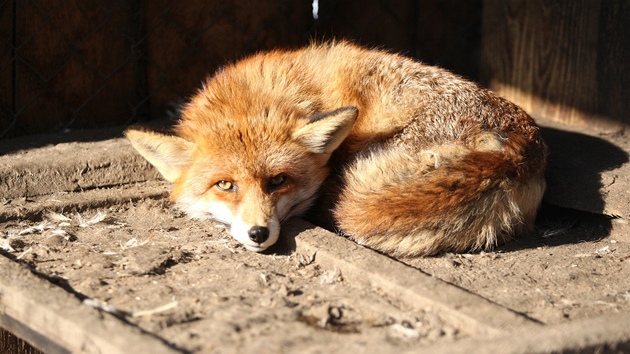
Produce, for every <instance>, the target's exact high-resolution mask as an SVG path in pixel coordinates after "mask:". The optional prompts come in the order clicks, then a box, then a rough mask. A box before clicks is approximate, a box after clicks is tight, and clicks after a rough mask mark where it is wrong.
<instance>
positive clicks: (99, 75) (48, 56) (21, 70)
mask: <svg viewBox="0 0 630 354" xmlns="http://www.w3.org/2000/svg"><path fill="white" fill-rule="evenodd" d="M16 4H17V6H16V43H17V51H16V57H17V58H16V73H17V74H16V75H17V78H16V79H17V80H16V82H17V86H16V92H15V95H16V107H15V110H16V114H17V118H18V120H19V122H18V124H19V125H20V127H21V128H22V129H23V131H24V132H25V133H27V134H34V133H38V132H44V131H49V130H53V129H59V128H65V127H68V126H70V127H73V128H75V127H98V126H107V125H115V124H121V123H123V122H125V121H126V120H127V119H128V118H129V116H130V115H131V114H133V109H132V106H133V104H134V103H135V100H136V98H135V87H134V77H133V75H134V70H133V60H132V57H131V43H129V40H128V37H127V36H126V34H127V32H128V31H129V28H130V17H131V16H130V13H129V11H128V10H129V6H128V4H127V3H126V2H125V1H112V2H101V1H80V0H69V1H47V0H36V1H19V2H17V3H16Z"/></svg>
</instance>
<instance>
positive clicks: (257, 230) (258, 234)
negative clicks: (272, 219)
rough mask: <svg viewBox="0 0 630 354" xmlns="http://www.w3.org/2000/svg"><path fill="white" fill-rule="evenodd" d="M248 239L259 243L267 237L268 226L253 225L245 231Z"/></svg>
mask: <svg viewBox="0 0 630 354" xmlns="http://www.w3.org/2000/svg"><path fill="white" fill-rule="evenodd" d="M247 234H248V235H249V239H250V240H252V241H254V242H256V243H258V244H260V243H263V242H265V241H267V239H268V238H269V228H268V227H265V226H254V227H252V228H251V229H249V231H248V232H247Z"/></svg>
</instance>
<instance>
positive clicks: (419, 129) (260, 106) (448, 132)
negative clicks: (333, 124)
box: [184, 42, 544, 162]
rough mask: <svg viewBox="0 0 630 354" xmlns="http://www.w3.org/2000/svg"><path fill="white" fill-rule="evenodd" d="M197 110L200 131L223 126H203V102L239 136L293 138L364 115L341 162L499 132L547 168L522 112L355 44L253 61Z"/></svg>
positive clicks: (455, 80)
mask: <svg viewBox="0 0 630 354" xmlns="http://www.w3.org/2000/svg"><path fill="white" fill-rule="evenodd" d="M200 101H203V103H199V102H200ZM192 102H193V104H192V105H193V107H192V109H191V111H193V119H192V122H191V123H192V124H193V125H197V124H199V123H200V122H201V123H202V124H204V125H208V124H210V125H215V124H217V121H216V117H215V116H212V115H210V114H209V115H208V119H207V120H204V119H201V120H200V119H199V117H198V115H197V114H196V113H197V112H198V109H197V108H196V107H195V104H194V103H195V102H198V105H201V104H205V105H207V104H208V102H211V103H212V105H211V106H212V107H213V109H214V110H220V111H221V112H222V114H224V116H226V117H229V118H228V119H234V120H235V121H232V122H230V129H234V127H235V125H236V126H238V125H239V123H242V124H243V128H251V127H252V126H255V127H256V128H255V129H257V130H260V129H263V130H266V128H269V129H270V130H272V131H275V132H278V131H281V130H285V131H291V130H292V129H294V128H295V126H294V123H295V120H299V119H301V118H303V117H310V116H312V115H315V114H317V113H320V112H327V111H332V110H334V109H337V108H339V107H344V106H355V107H357V108H358V109H359V116H358V118H357V120H356V123H355V125H354V127H353V129H352V132H351V133H350V135H349V136H348V138H347V141H346V143H344V144H343V145H342V147H341V151H340V152H339V153H338V154H342V153H343V154H353V153H356V152H359V151H364V150H365V149H368V148H370V146H372V145H374V144H379V143H384V142H386V143H387V144H390V143H394V144H403V145H405V146H407V147H408V148H409V149H411V150H412V151H413V150H415V151H421V150H423V149H426V148H428V147H430V146H434V145H436V144H444V143H447V142H452V141H457V142H461V143H464V144H472V143H471V142H470V141H469V139H474V137H475V136H477V135H478V134H479V133H480V132H483V131H496V132H497V133H499V134H504V135H509V134H512V133H514V134H518V135H520V136H522V137H524V138H525V141H524V143H525V145H526V147H525V148H528V149H531V150H532V151H531V152H530V154H529V155H530V157H538V159H539V160H540V161H542V160H543V159H544V156H543V155H544V151H543V150H542V149H540V148H538V147H539V146H541V140H540V136H539V131H538V128H537V127H536V125H535V124H534V122H533V120H532V119H531V118H530V117H529V116H528V115H527V114H526V113H525V112H523V111H522V110H521V109H520V108H518V107H517V106H515V105H513V104H511V103H510V102H507V101H505V100H502V99H500V98H498V97H497V96H496V95H495V94H493V93H492V92H490V91H487V90H485V89H483V88H480V87H479V86H478V85H477V84H475V83H472V82H469V81H467V80H464V79H462V78H460V77H459V76H457V75H455V74H452V73H450V72H448V71H446V70H443V69H440V68H437V67H434V66H428V65H424V64H421V63H419V62H416V61H413V60H411V59H409V58H406V57H404V56H400V55H397V54H392V53H388V52H385V51H377V50H367V49H364V48H361V47H357V46H354V45H352V44H349V43H346V42H341V43H333V44H331V43H328V44H322V45H314V46H310V47H307V48H304V49H301V50H298V51H280V50H279V51H272V52H269V53H264V54H259V55H255V56H252V57H250V58H247V59H245V60H243V61H240V62H238V63H237V64H236V65H233V66H228V67H227V68H225V69H224V70H222V71H220V72H219V73H217V74H216V75H215V76H214V77H212V78H211V79H209V81H208V82H207V84H206V88H204V90H202V91H201V92H200V94H199V95H198V96H197V98H195V99H194V100H193V101H192ZM206 108H207V107H206ZM270 110H272V111H273V112H269V111H270ZM185 113H186V112H185ZM270 113H273V114H270ZM186 116H187V115H186V114H184V123H186V119H185V118H186ZM239 120H241V121H240V122H239ZM285 126H286V127H285ZM184 130H185V129H184ZM197 130H198V129H196V128H194V129H191V131H197ZM530 142H531V144H529V143H530ZM540 161H539V162H540Z"/></svg>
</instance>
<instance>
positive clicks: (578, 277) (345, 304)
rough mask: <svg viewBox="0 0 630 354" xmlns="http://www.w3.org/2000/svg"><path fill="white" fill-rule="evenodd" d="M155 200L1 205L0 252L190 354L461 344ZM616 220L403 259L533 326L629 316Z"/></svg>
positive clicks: (311, 262)
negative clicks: (488, 247)
mask: <svg viewBox="0 0 630 354" xmlns="http://www.w3.org/2000/svg"><path fill="white" fill-rule="evenodd" d="M167 191H168V185H167V184H165V183H163V182H147V183H141V184H130V185H126V186H124V187H116V188H110V189H103V190H97V191H92V192H91V193H92V194H90V193H62V194H53V195H49V196H41V197H34V198H31V199H14V200H5V202H4V205H3V206H2V208H3V210H5V211H7V212H5V215H7V214H10V213H8V210H12V212H13V217H9V218H6V220H4V222H3V223H2V224H0V232H1V235H2V237H0V247H1V248H2V249H3V253H4V254H5V256H7V257H10V258H12V259H13V260H15V261H16V262H21V263H23V264H26V265H28V267H30V268H31V269H32V270H33V271H34V272H35V273H37V274H38V275H40V276H41V277H44V278H46V279H48V280H49V281H51V282H53V283H55V284H57V285H59V286H61V287H63V288H64V289H66V290H67V291H69V292H71V293H73V294H75V295H76V296H77V297H79V298H81V299H82V300H83V303H84V304H86V305H89V306H93V307H96V308H99V309H101V310H103V311H107V312H110V313H113V314H115V315H116V316H119V317H120V318H123V319H125V320H126V321H129V322H130V323H133V324H136V325H138V326H139V327H141V328H142V329H144V330H145V331H147V332H149V333H153V334H155V335H156V336H158V337H161V338H163V339H164V340H166V341H168V342H169V343H170V344H171V345H172V346H174V347H175V348H179V349H184V350H188V351H192V352H207V351H213V350H218V351H224V350H226V348H230V349H233V350H234V351H248V350H254V349H257V350H258V349H264V351H265V352H342V351H359V350H365V349H366V348H370V350H384V351H389V352H392V351H400V350H403V351H404V350H412V349H413V348H417V347H418V346H424V345H428V344H434V343H440V342H442V341H446V342H452V341H457V340H459V339H462V338H466V337H468V336H469V335H470V334H469V333H468V332H467V330H466V328H464V327H462V326H461V324H458V323H453V322H452V321H451V322H449V321H448V320H445V319H443V318H442V317H441V316H440V315H439V313H434V312H431V311H427V312H418V311H412V310H410V309H409V308H407V307H406V306H405V305H404V304H403V303H401V302H400V301H399V300H397V299H395V298H391V297H389V296H387V295H386V294H385V293H380V292H379V291H378V289H374V288H369V287H363V286H357V285H356V284H353V283H351V282H348V281H347V280H346V279H345V278H344V274H343V273H342V272H341V271H339V270H338V269H336V268H335V266H334V265H330V264H320V262H318V261H317V259H316V255H314V254H301V253H299V252H296V251H295V245H294V242H295V241H294V240H291V237H290V235H284V237H285V239H284V240H283V241H282V242H281V243H280V244H279V245H277V246H274V247H273V248H272V249H271V250H269V251H268V252H265V253H263V254H258V253H252V252H249V251H246V250H245V249H244V248H243V247H241V246H240V245H239V244H238V243H237V242H236V241H234V240H233V239H232V238H231V237H230V236H229V235H228V234H227V233H226V230H225V228H224V227H223V226H221V225H220V224H216V223H213V222H208V221H197V220H191V219H189V218H188V217H186V216H185V215H183V214H182V213H181V212H179V211H177V210H176V209H175V208H174V207H173V205H172V204H171V202H170V201H169V200H168V199H167V198H166V197H165V196H166V194H167ZM143 193H145V194H143ZM95 194H98V195H99V197H98V198H96V197H95ZM111 195H114V196H115V195H118V196H119V197H120V195H136V196H138V195H139V196H142V197H140V198H135V199H134V198H124V197H123V198H120V200H119V201H118V202H115V198H110V199H108V197H107V196H110V197H111ZM99 200H100V201H101V202H99ZM102 201H105V202H102ZM29 211H30V212H29ZM20 212H22V213H23V214H22V216H21V217H20ZM618 222H622V220H621V219H610V218H606V217H602V216H598V215H593V214H588V213H581V212H575V211H569V210H565V209H557V208H551V207H548V208H546V209H545V210H543V212H542V213H541V217H540V219H539V223H538V225H539V228H540V230H539V234H538V235H537V236H535V237H531V238H529V239H521V240H516V241H515V242H513V243H511V244H509V245H507V246H504V247H500V248H498V249H497V250H496V251H494V252H488V253H479V254H446V255H442V256H438V257H429V258H417V259H403V260H402V261H403V262H404V263H406V264H408V265H409V266H412V267H415V268H417V269H419V271H421V272H426V273H428V274H431V275H433V276H435V277H437V278H439V279H442V280H444V281H446V282H448V283H451V284H454V285H457V286H459V287H461V288H464V289H467V290H469V291H470V292H473V293H476V294H478V295H480V296H482V297H485V298H487V299H490V300H491V301H493V302H496V303H498V304H501V305H503V306H505V307H507V308H509V309H512V310H514V311H517V312H520V313H523V314H525V315H526V316H528V317H530V318H532V319H534V320H535V321H539V322H541V323H545V324H557V323H563V322H568V321H573V320H576V319H585V318H595V317H599V316H602V315H606V314H611V313H612V314H614V313H630V280H629V279H630V278H629V276H628V275H630V244H629V243H628V242H627V239H624V237H617V236H615V235H616V234H615V233H614V232H613V233H612V234H611V230H612V229H613V226H614V224H615V223H618ZM621 226H623V225H621ZM621 236H622V235H621ZM335 237H341V236H335ZM383 259H385V257H383ZM373 267H379V264H373Z"/></svg>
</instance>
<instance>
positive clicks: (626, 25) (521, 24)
mask: <svg viewBox="0 0 630 354" xmlns="http://www.w3.org/2000/svg"><path fill="white" fill-rule="evenodd" d="M482 37H483V41H482V42H483V45H482V67H481V70H482V77H483V81H484V83H485V84H487V85H488V86H490V87H491V88H492V89H494V90H495V91H497V92H499V93H500V94H501V95H503V96H505V97H507V98H508V99H510V100H512V101H514V102H516V103H517V104H519V105H521V106H522V107H523V108H524V109H525V110H527V111H528V112H530V113H531V114H532V115H533V116H535V117H542V118H547V119H551V120H554V121H557V122H561V123H566V124H569V125H577V126H584V127H590V128H594V129H597V130H606V131H617V130H620V129H623V127H624V126H627V125H628V124H630V113H629V112H630V99H628V95H629V93H630V1H628V0H610V1H595V0H575V1H557V0H535V1H530V0H506V1H496V0H485V1H484V11H483V30H482Z"/></svg>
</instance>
